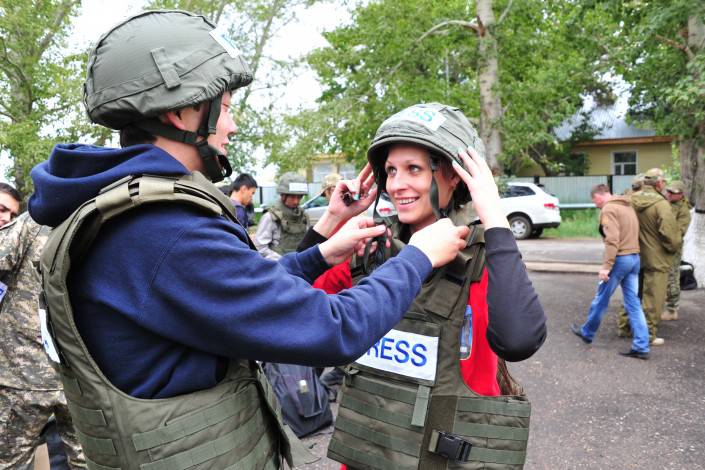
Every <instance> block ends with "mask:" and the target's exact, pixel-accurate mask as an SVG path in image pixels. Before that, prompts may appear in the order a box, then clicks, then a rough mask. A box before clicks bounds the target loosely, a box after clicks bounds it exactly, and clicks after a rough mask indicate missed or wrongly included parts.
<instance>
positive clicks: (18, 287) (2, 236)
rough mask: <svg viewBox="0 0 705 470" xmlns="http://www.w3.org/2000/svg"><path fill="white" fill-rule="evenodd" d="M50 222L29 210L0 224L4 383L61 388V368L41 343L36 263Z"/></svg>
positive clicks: (0, 376)
mask: <svg viewBox="0 0 705 470" xmlns="http://www.w3.org/2000/svg"><path fill="white" fill-rule="evenodd" d="M48 235H49V228H48V227H42V226H41V225H38V224H37V223H36V222H35V221H33V220H32V219H31V217H29V214H28V213H27V212H25V213H24V214H22V215H20V216H19V217H18V218H17V219H16V220H15V221H14V222H11V223H9V224H7V225H5V226H4V227H2V228H0V281H1V282H2V283H3V284H5V285H6V286H7V291H6V293H5V296H4V298H3V300H2V307H1V308H0V385H2V386H6V387H12V388H17V389H24V390H59V389H61V384H60V382H59V377H58V373H57V372H56V371H55V370H54V368H53V367H52V366H51V364H50V362H49V359H48V358H47V356H46V354H45V352H44V347H43V346H42V336H41V332H40V325H39V315H38V313H37V312H38V302H39V292H40V290H41V286H42V284H41V280H40V276H39V272H38V271H37V266H38V265H39V255H40V254H41V252H42V248H44V244H45V243H46V240H47V236H48Z"/></svg>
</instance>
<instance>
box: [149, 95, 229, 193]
mask: <svg viewBox="0 0 705 470" xmlns="http://www.w3.org/2000/svg"><path fill="white" fill-rule="evenodd" d="M222 98H223V95H218V96H216V97H215V98H213V99H212V100H211V101H209V102H207V103H206V106H207V109H206V113H205V115H204V116H203V120H202V121H201V125H200V126H199V128H198V130H196V132H193V131H187V130H180V129H177V128H175V127H172V126H168V125H166V124H164V123H163V122H161V121H160V120H159V119H157V118H151V119H145V120H144V121H140V122H137V123H135V126H136V127H138V128H140V129H142V130H144V131H146V132H149V133H150V134H153V135H158V136H161V137H164V138H166V139H169V140H175V141H177V142H183V143H185V144H189V145H193V146H195V147H196V150H197V151H198V155H199V156H200V157H201V160H203V166H204V168H205V173H206V176H207V177H208V178H209V179H210V180H211V181H212V182H214V183H217V182H218V181H222V180H223V178H225V177H227V176H230V175H231V174H232V173H233V168H232V166H230V161H228V157H227V155H225V154H222V153H220V152H219V151H218V149H217V148H215V147H213V146H212V145H210V144H209V143H208V137H209V136H210V135H212V134H215V132H216V128H217V124H218V118H219V117H220V103H221V100H222Z"/></svg>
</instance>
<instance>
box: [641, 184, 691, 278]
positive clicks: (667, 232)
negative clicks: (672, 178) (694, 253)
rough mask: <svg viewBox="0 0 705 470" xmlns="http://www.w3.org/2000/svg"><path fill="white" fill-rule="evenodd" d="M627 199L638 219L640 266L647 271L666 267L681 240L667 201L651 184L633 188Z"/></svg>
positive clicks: (679, 245) (665, 268) (661, 269)
mask: <svg viewBox="0 0 705 470" xmlns="http://www.w3.org/2000/svg"><path fill="white" fill-rule="evenodd" d="M631 203H632V207H633V208H634V210H635V211H636V216H637V218H638V219H639V248H640V250H641V253H640V255H641V267H642V268H643V269H645V270H647V271H663V272H666V271H668V270H669V269H671V265H672V264H673V256H674V253H676V252H677V251H678V250H680V249H681V245H682V243H683V237H681V236H680V231H679V230H678V225H676V218H675V216H674V215H673V211H672V210H671V204H670V203H669V202H668V201H667V200H666V198H665V197H663V195H662V194H661V193H659V192H657V191H656V190H655V189H654V188H653V187H652V186H644V188H643V189H642V190H641V191H637V192H635V193H634V194H633V195H632V197H631Z"/></svg>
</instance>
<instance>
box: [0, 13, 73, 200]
mask: <svg viewBox="0 0 705 470" xmlns="http://www.w3.org/2000/svg"><path fill="white" fill-rule="evenodd" d="M79 3H80V2H79V1H78V0H61V1H57V0H40V1H29V0H12V1H10V0H0V152H2V153H3V154H4V155H7V156H9V158H10V159H11V160H12V167H11V168H10V169H9V174H8V175H7V176H8V177H10V178H12V179H14V182H15V185H16V186H17V189H18V190H19V191H20V192H21V193H22V194H23V195H24V196H25V197H26V196H28V195H29V193H31V191H32V184H31V180H30V179H29V171H30V170H31V168H32V167H33V166H34V165H36V164H37V163H39V162H40V161H42V160H44V159H46V158H47V156H48V155H49V152H50V151H51V148H52V146H53V145H54V143H56V142H57V141H60V140H64V139H72V138H75V137H76V136H77V135H78V134H79V133H81V130H82V129H85V127H84V125H85V121H82V114H81V111H80V108H79V103H80V90H81V86H80V83H81V77H82V74H83V61H84V58H83V57H80V56H76V55H68V56H67V55H66V54H65V53H64V52H63V51H64V50H65V49H64V47H65V40H66V36H67V34H68V32H69V27H70V20H71V18H72V16H73V15H74V14H75V13H76V10H77V8H78V5H79Z"/></svg>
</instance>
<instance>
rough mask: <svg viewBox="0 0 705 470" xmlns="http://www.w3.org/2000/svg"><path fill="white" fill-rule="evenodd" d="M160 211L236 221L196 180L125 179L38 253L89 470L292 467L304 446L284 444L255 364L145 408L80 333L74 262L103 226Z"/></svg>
mask: <svg viewBox="0 0 705 470" xmlns="http://www.w3.org/2000/svg"><path fill="white" fill-rule="evenodd" d="M155 202H158V203H165V202H173V203H177V204H188V205H191V206H193V207H196V208H199V209H202V210H203V211H204V212H206V213H210V214H212V215H213V216H214V217H215V216H225V217H226V218H228V219H229V220H232V221H233V222H235V221H236V218H235V214H234V213H233V211H232V204H231V203H230V201H229V200H228V198H227V197H226V196H225V195H223V194H222V193H221V192H220V191H219V190H218V189H217V188H216V187H215V186H213V185H212V184H211V183H210V182H209V181H208V180H206V179H205V177H203V175H201V174H200V173H194V174H193V175H190V176H184V177H180V178H176V177H174V178H169V177H154V176H141V177H127V178H123V179H121V180H119V181H117V182H115V183H114V184H112V185H110V186H108V187H106V188H104V189H103V190H102V191H101V193H100V194H99V195H98V196H97V197H96V198H95V199H91V200H90V201H88V202H86V203H84V204H83V205H82V206H81V207H80V208H79V209H77V210H76V211H75V212H74V213H73V214H72V215H71V216H70V217H69V218H68V219H67V220H66V221H64V223H62V224H61V225H60V226H59V227H57V228H56V229H55V230H53V232H52V233H51V235H50V237H49V240H48V242H47V245H46V248H45V250H44V252H43V254H42V259H41V271H42V274H43V277H44V280H43V284H44V299H43V304H44V307H45V308H46V309H47V317H48V321H49V328H50V332H51V337H52V339H53V341H54V344H55V345H56V348H57V349H58V352H59V357H60V359H61V365H60V372H61V379H62V381H63V384H64V391H65V393H66V400H67V402H68V406H69V410H70V412H71V417H72V418H73V422H74V425H75V426H76V428H77V430H78V436H79V439H80V441H81V445H82V446H83V449H84V451H85V454H86V461H87V463H88V468H89V469H91V470H117V469H140V470H180V469H187V468H188V469H228V470H235V469H240V470H249V469H278V468H280V467H281V464H282V458H285V459H286V460H287V461H288V462H289V464H290V465H291V464H292V460H291V459H292V455H291V448H292V446H296V444H298V441H295V442H294V441H290V436H293V434H291V435H290V436H287V433H288V428H286V427H284V426H283V424H282V421H281V413H280V410H279V407H278V404H277V401H276V398H275V396H274V393H273V392H272V389H271V388H270V386H269V384H268V383H267V381H266V378H265V377H264V373H263V372H262V370H261V369H260V367H259V366H258V365H257V364H256V363H255V362H253V361H244V360H242V361H235V360H232V361H231V362H230V364H229V368H228V372H227V374H226V377H225V378H224V379H223V380H222V381H221V382H220V383H219V384H218V385H216V386H215V387H213V388H212V389H208V390H201V391H198V392H194V393H189V394H187V395H182V396H177V397H172V398H164V399H154V400H150V399H140V398H135V397H131V396H129V395H127V394H125V393H123V392H121V391H120V390H118V389H117V388H116V387H115V386H114V385H113V384H111V383H110V382H109V381H108V379H107V378H106V377H105V376H104V375H103V373H102V372H101V371H100V369H99V368H98V366H97V365H96V364H95V362H94V360H93V359H92V357H91V355H90V353H89V352H88V349H87V348H86V345H85V343H84V342H83V340H82V338H81V336H80V334H79V333H78V330H77V328H76V324H75V323H74V318H73V310H72V307H71V301H70V298H69V295H68V290H67V288H66V279H67V275H68V273H69V269H70V265H71V262H72V261H73V260H75V259H80V258H81V256H83V255H84V253H86V250H87V248H88V247H89V246H90V244H91V242H92V241H93V239H94V238H95V237H96V235H97V234H98V231H99V229H100V227H101V225H102V224H103V223H105V221H107V220H109V219H111V218H113V217H115V216H117V215H120V214H122V213H124V212H126V211H129V210H132V209H135V208H138V207H139V206H140V205H142V204H150V203H155ZM250 245H252V243H251V242H250ZM293 439H295V437H294V438H293Z"/></svg>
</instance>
